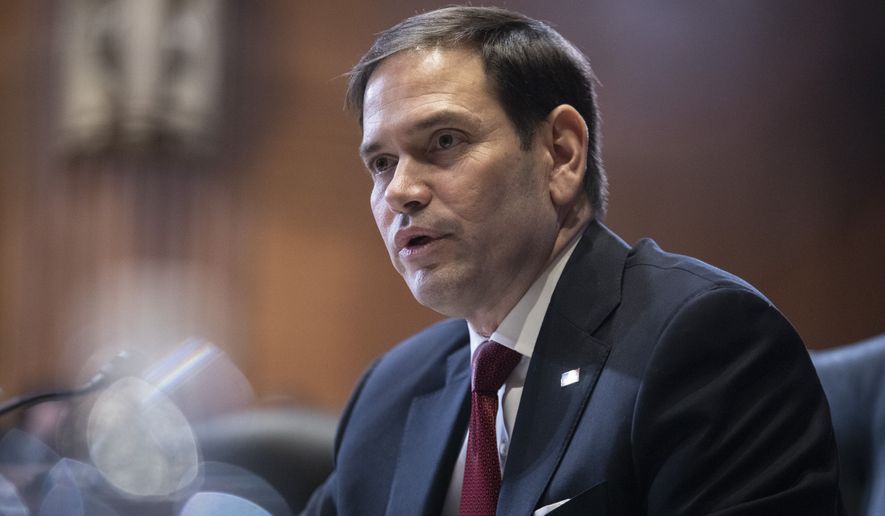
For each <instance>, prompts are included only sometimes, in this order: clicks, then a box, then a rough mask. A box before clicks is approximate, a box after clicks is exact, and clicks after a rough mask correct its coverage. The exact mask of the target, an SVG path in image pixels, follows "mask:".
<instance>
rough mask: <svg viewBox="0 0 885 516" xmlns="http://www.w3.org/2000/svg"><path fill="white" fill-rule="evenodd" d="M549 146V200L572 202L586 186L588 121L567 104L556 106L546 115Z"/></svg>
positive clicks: (564, 203) (563, 202) (564, 204)
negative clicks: (551, 159) (550, 161)
mask: <svg viewBox="0 0 885 516" xmlns="http://www.w3.org/2000/svg"><path fill="white" fill-rule="evenodd" d="M546 122H547V125H546V127H547V129H548V131H549V133H548V138H549V139H548V140H547V143H548V149H549V152H550V156H551V157H552V158H553V168H552V169H551V171H550V178H549V183H550V184H549V186H550V199H551V200H552V201H553V203H554V204H555V205H557V206H566V205H569V204H571V203H572V202H573V201H574V200H575V199H577V198H578V196H579V195H580V194H581V192H583V189H584V174H586V172H587V141H588V131H587V123H586V122H584V117H582V116H581V114H580V113H578V110H576V109H575V108H573V107H572V106H570V105H568V104H562V105H560V106H557V107H556V108H554V109H553V111H551V112H550V114H549V115H548V116H547V120H546Z"/></svg>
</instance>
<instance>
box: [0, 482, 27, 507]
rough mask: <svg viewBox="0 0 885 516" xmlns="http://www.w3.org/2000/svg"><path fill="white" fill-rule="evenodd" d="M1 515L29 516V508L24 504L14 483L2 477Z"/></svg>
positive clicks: (0, 491)
mask: <svg viewBox="0 0 885 516" xmlns="http://www.w3.org/2000/svg"><path fill="white" fill-rule="evenodd" d="M0 514H3V515H4V516H29V515H30V512H28V508H27V507H26V506H25V504H24V502H22V499H21V497H20V496H19V494H18V490H17V489H16V488H15V485H13V483H12V482H10V481H9V480H6V477H4V476H3V475H0Z"/></svg>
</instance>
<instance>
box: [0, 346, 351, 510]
mask: <svg viewBox="0 0 885 516" xmlns="http://www.w3.org/2000/svg"><path fill="white" fill-rule="evenodd" d="M123 356H124V357H126V359H125V360H126V363H125V366H117V367H115V368H113V369H108V368H103V369H102V371H103V372H104V376H103V380H102V382H101V384H102V386H103V388H102V389H100V390H99V393H98V395H97V396H95V399H94V400H92V402H91V403H90V402H84V403H72V402H70V401H69V400H68V401H60V400H58V399H56V400H55V401H53V402H52V403H45V404H42V405H38V406H35V407H34V409H33V410H32V411H31V412H28V414H29V415H30V414H31V413H32V412H33V413H34V414H36V415H35V416H34V417H33V420H35V421H37V422H38V423H37V424H35V425H34V426H33V428H28V427H27V425H26V426H25V428H23V429H18V428H13V429H9V430H7V431H5V432H4V434H3V436H2V439H0V514H4V515H7V514H8V515H31V514H34V515H40V516H80V515H83V516H86V515H89V516H115V515H127V516H138V515H150V516H163V515H169V516H195V515H201V514H206V515H209V514H211V515H221V516H224V515H228V514H229V515H243V516H248V515H255V516H264V515H267V514H272V515H282V516H286V515H289V514H292V513H293V512H294V511H297V510H298V509H300V507H301V506H302V505H303V504H304V503H305V502H306V497H307V496H309V494H310V492H311V491H312V490H313V489H314V488H315V487H316V485H317V484H318V483H319V482H321V481H322V479H323V478H324V477H325V476H326V475H327V474H328V471H329V470H330V469H331V450H332V435H333V431H334V426H335V421H334V418H331V417H329V416H319V415H308V414H307V413H305V415H304V416H300V414H301V413H300V411H299V410H297V409H293V408H284V409H279V410H278V411H277V409H273V410H269V411H268V410H266V409H255V408H254V400H253V396H252V390H251V387H250V386H249V384H248V382H247V381H246V379H245V377H244V376H243V375H242V373H241V372H240V371H239V369H237V368H236V366H235V365H234V364H233V363H232V362H231V361H230V359H229V358H228V357H227V355H226V354H225V353H224V352H222V351H221V350H220V349H219V348H217V347H216V346H214V345H213V344H211V343H210V342H208V341H205V340H201V339H188V340H186V341H185V342H184V343H182V344H181V345H180V346H178V347H177V348H176V349H175V350H173V351H172V352H171V353H168V354H167V355H166V356H164V357H163V358H162V359H161V360H159V361H156V360H146V359H143V358H139V357H138V356H137V355H136V354H135V353H129V354H127V355H123ZM145 362H147V364H148V365H147V366H145V364H144V363H145ZM115 363H116V362H115ZM121 372H122V374H121ZM112 373H114V374H112ZM98 376H99V375H96V377H98ZM105 380H106V381H105ZM68 392H72V393H75V394H76V393H79V391H78V390H76V389H74V390H71V391H68ZM46 412H49V413H51V414H52V415H53V417H46V415H45V414H43V413H46ZM273 414H275V415H273ZM78 416H79V417H78ZM84 420H85V421H88V423H87V424H86V429H85V435H83V434H84V429H83V428H82V426H83V425H82V424H78V422H82V421H84ZM45 421H58V423H57V424H55V425H53V428H51V429H48V428H47V424H46V423H45ZM28 430H32V431H35V432H37V434H38V435H39V437H38V435H34V434H31V433H30V432H29V431H28ZM83 441H85V442H83ZM204 441H205V443H204ZM59 443H61V444H60V445H59ZM72 443H73V446H72ZM78 448H79V449H81V450H83V451H82V452H77V451H76V450H77V449H78ZM69 455H70V456H69ZM293 486H294V487H293Z"/></svg>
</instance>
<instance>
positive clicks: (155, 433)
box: [87, 377, 199, 497]
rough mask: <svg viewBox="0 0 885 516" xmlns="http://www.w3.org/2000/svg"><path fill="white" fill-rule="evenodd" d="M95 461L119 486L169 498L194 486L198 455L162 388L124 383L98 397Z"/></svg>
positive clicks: (91, 437) (92, 429) (90, 432)
mask: <svg viewBox="0 0 885 516" xmlns="http://www.w3.org/2000/svg"><path fill="white" fill-rule="evenodd" d="M87 444H88V448H89V455H90V457H91V458H92V462H93V463H94V464H95V466H96V467H97V468H98V470H99V471H100V472H101V473H102V475H104V477H105V478H106V479H107V480H108V482H110V483H111V484H112V485H113V486H114V487H116V488H118V489H120V490H121V491H123V492H125V493H129V494H131V495H134V496H147V497H150V496H164V495H168V494H170V493H172V492H174V491H177V490H178V489H181V488H182V487H184V486H186V485H187V484H188V483H190V482H191V481H192V480H193V479H194V478H195V477H196V474H197V466H198V464H199V455H198V451H197V443H196V439H195V438H194V434H193V432H192V431H191V427H190V424H189V423H188V421H187V419H186V418H185V417H184V415H183V414H182V413H181V411H180V410H178V408H177V407H176V406H175V404H174V403H172V402H171V401H170V400H169V399H168V397H167V396H166V395H165V394H164V393H163V392H162V391H161V390H159V389H158V388H156V387H154V386H152V385H151V384H149V383H148V382H146V381H144V380H141V379H138V378H134V377H129V378H123V379H121V380H118V381H117V382H116V383H114V384H113V385H111V386H110V387H108V389H107V390H106V391H105V392H104V393H102V394H101V396H99V398H98V400H97V401H96V402H95V405H94V406H93V408H92V412H91V414H90V416H89V425H88V428H87Z"/></svg>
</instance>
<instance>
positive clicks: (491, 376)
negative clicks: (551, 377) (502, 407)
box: [473, 340, 522, 394]
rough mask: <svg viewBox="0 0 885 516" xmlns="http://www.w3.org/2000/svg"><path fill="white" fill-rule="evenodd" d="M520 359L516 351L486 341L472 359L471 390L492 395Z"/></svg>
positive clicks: (520, 356)
mask: <svg viewBox="0 0 885 516" xmlns="http://www.w3.org/2000/svg"><path fill="white" fill-rule="evenodd" d="M521 358H522V355H520V354H519V353H518V352H517V351H514V350H512V349H510V348H508V347H507V346H502V345H501V344H498V343H497V342H494V341H491V340H487V341H485V342H483V343H482V344H480V345H479V347H478V348H477V349H476V354H475V356H474V357H473V390H474V391H475V392H482V393H488V394H494V393H497V392H498V389H500V388H501V386H502V385H504V382H505V381H506V380H507V377H508V376H510V373H511V372H512V371H513V368H514V367H516V364H518V363H519V360H520V359H521Z"/></svg>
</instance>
